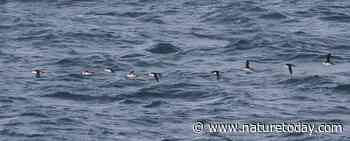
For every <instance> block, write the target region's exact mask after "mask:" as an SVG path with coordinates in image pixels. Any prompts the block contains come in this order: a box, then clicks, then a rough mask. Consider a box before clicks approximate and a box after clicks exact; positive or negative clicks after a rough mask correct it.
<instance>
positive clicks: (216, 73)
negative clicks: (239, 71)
mask: <svg viewBox="0 0 350 141" xmlns="http://www.w3.org/2000/svg"><path fill="white" fill-rule="evenodd" d="M211 73H212V74H215V75H216V79H217V80H219V79H220V72H219V71H211Z"/></svg>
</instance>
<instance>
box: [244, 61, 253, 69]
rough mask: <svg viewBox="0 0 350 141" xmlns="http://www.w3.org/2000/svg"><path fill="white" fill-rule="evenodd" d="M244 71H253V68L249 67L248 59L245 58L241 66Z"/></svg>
mask: <svg viewBox="0 0 350 141" xmlns="http://www.w3.org/2000/svg"><path fill="white" fill-rule="evenodd" d="M243 70H244V71H247V72H254V69H253V68H252V67H250V61H249V60H247V61H246V62H245V66H244V68H243Z"/></svg>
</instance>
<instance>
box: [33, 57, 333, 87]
mask: <svg viewBox="0 0 350 141" xmlns="http://www.w3.org/2000/svg"><path fill="white" fill-rule="evenodd" d="M331 57H332V55H331V54H330V53H329V54H327V56H326V60H325V61H324V62H322V64H324V65H326V66H330V65H334V63H333V62H332V61H331ZM285 66H286V67H287V68H288V71H289V75H290V77H291V76H292V75H293V67H296V65H294V64H285ZM242 70H243V71H246V72H249V73H252V72H255V70H254V68H252V67H251V66H250V60H246V63H245V66H244V68H243V69H242ZM104 71H105V72H109V73H114V70H113V69H112V68H105V69H104ZM46 73H48V71H47V70H46V69H34V70H32V74H34V75H35V77H41V76H43V75H45V74H46ZM210 73H211V74H213V75H215V76H216V79H217V80H219V79H220V73H221V72H220V71H218V70H214V71H211V72H210ZM94 74H96V73H95V72H94V71H90V70H84V71H81V72H80V75H82V76H92V75H94ZM145 76H146V77H150V78H153V79H154V80H156V81H157V82H159V81H160V78H161V76H162V75H161V73H158V72H150V73H146V74H145ZM140 77H141V76H139V75H137V74H136V73H135V71H130V72H129V73H128V74H127V75H126V78H127V79H130V80H139V79H140Z"/></svg>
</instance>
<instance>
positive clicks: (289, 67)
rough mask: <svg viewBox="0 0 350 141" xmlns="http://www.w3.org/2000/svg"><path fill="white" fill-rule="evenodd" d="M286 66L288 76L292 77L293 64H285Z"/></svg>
mask: <svg viewBox="0 0 350 141" xmlns="http://www.w3.org/2000/svg"><path fill="white" fill-rule="evenodd" d="M286 66H287V67H288V70H289V74H290V76H292V75H293V67H295V65H294V64H286Z"/></svg>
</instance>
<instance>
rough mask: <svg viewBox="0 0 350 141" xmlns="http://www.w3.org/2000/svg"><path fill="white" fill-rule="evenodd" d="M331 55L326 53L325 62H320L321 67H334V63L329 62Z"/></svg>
mask: <svg viewBox="0 0 350 141" xmlns="http://www.w3.org/2000/svg"><path fill="white" fill-rule="evenodd" d="M331 57H332V54H330V53H328V54H327V56H326V61H324V62H322V64H323V65H326V66H330V65H334V63H333V62H332V61H331Z"/></svg>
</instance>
